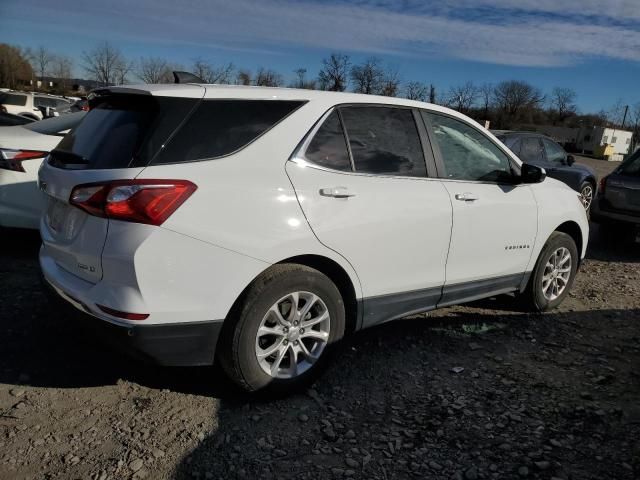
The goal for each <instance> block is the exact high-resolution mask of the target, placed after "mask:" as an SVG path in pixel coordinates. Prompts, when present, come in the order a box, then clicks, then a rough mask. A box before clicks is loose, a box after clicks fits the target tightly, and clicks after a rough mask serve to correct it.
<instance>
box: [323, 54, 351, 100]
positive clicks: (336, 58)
mask: <svg viewBox="0 0 640 480" xmlns="http://www.w3.org/2000/svg"><path fill="white" fill-rule="evenodd" d="M350 65H351V62H350V61H349V56H348V55H343V54H341V53H332V54H331V55H330V56H329V58H323V59H322V69H321V70H320V72H319V73H318V81H319V83H320V88H321V89H322V90H331V91H334V92H344V91H345V90H346V89H347V86H348V78H347V76H348V74H349V66H350Z"/></svg>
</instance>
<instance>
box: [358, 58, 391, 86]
mask: <svg viewBox="0 0 640 480" xmlns="http://www.w3.org/2000/svg"><path fill="white" fill-rule="evenodd" d="M384 74H385V71H384V69H383V67H382V65H381V63H380V59H379V58H377V57H369V58H367V59H366V60H365V61H364V62H363V63H360V64H358V65H354V66H353V67H351V72H350V76H351V81H352V83H353V91H354V92H356V93H365V94H369V95H372V94H378V93H380V91H381V90H382V82H383V80H384Z"/></svg>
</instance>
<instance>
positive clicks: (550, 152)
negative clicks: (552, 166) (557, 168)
mask: <svg viewBox="0 0 640 480" xmlns="http://www.w3.org/2000/svg"><path fill="white" fill-rule="evenodd" d="M542 141H543V143H544V149H545V150H546V151H547V160H548V161H550V162H552V163H564V159H565V158H566V156H567V154H566V153H565V151H564V149H563V148H562V147H561V146H560V145H558V144H557V143H555V142H552V141H551V140H547V139H546V138H543V139H542Z"/></svg>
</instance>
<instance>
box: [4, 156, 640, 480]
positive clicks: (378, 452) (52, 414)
mask: <svg viewBox="0 0 640 480" xmlns="http://www.w3.org/2000/svg"><path fill="white" fill-rule="evenodd" d="M579 161H583V160H582V159H579ZM584 162H585V163H590V162H597V161H593V160H591V161H587V160H585V161H584ZM599 163H603V162H599ZM605 165H606V167H607V168H608V169H610V168H612V167H613V166H614V165H611V164H606V163H605V164H604V165H598V167H599V168H603V172H604V173H606V171H607V170H606V169H604V166H605ZM600 174H601V175H602V173H600ZM592 234H593V235H592V237H593V238H592V242H591V245H590V250H589V254H588V259H587V260H586V261H585V263H584V265H583V268H582V269H581V271H580V273H579V275H578V278H577V281H576V285H575V286H574V289H573V291H572V293H571V296H570V297H569V298H568V299H567V301H566V302H565V303H564V304H563V305H562V306H561V308H560V309H559V310H557V311H554V312H552V313H548V314H544V315H533V314H528V313H526V312H523V311H521V310H520V309H519V307H518V304H517V302H516V301H515V300H514V298H512V297H509V296H503V297H498V298H496V299H491V300H486V301H482V302H477V303H474V304H470V305H467V306H462V307H455V308H448V309H445V310H440V311H437V312H432V313H430V314H428V315H418V316H415V317H412V318H409V319H406V320H402V321H399V322H394V323H392V324H387V325H383V326H380V327H378V328H374V329H370V330H367V331H364V332H361V333H359V334H357V335H355V336H353V337H351V338H349V339H348V340H347V341H346V342H344V346H343V349H342V351H341V352H340V353H339V354H338V355H337V356H336V358H335V359H334V361H333V362H332V363H331V365H330V366H329V368H328V370H327V372H326V373H325V375H324V376H323V377H322V378H321V379H320V380H319V381H318V382H317V383H316V385H315V386H314V387H313V388H312V389H311V390H309V391H307V392H306V393H303V394H297V395H292V396H290V397H288V398H283V399H277V400H265V399H257V398H247V397H245V396H243V395H241V394H239V393H238V392H237V391H235V390H234V389H233V388H232V387H231V386H230V385H229V384H228V383H227V382H226V381H225V379H224V378H223V377H222V375H221V374H220V373H219V372H218V371H217V370H216V369H215V368H199V369H166V368H165V369H162V368H158V367H153V366H147V365H142V364H139V363H138V362H135V361H131V360H129V359H128V358H125V357H122V356H120V355H118V354H117V353H114V352H113V351H111V350H110V349H109V348H107V347H104V346H102V345H101V344H100V343H99V341H97V339H96V338H93V337H92V336H91V335H89V334H87V333H86V332H84V331H83V330H82V329H79V328H78V326H77V325H76V324H75V323H73V322H70V321H68V320H66V319H64V318H61V315H60V314H59V313H57V312H56V311H51V309H50V307H49V306H48V305H47V303H46V300H45V296H44V295H43V294H42V293H41V289H40V285H39V278H38V265H37V260H36V253H37V249H38V243H39V241H38V238H37V236H34V235H24V234H17V233H12V234H11V235H10V237H9V238H7V237H5V238H4V239H3V249H2V253H0V285H2V289H1V290H0V352H2V353H1V354H0V478H2V479H5V478H6V479H9V478H11V479H14V478H16V479H22V478H33V479H42V478H61V479H103V480H104V479H107V478H110V479H119V478H150V479H151V478H153V479H157V478H160V479H161V478H179V479H191V478H196V479H210V478H211V479H227V478H241V479H244V478H296V479H305V478H308V479H313V478H376V479H384V480H387V479H392V478H433V479H447V480H448V479H467V480H472V479H475V478H478V479H491V478H501V479H502V478H504V479H514V478H538V479H553V478H555V479H574V480H577V479H638V478H640V369H639V367H640V245H639V244H633V243H631V242H629V243H624V242H623V241H622V240H620V239H619V238H615V237H611V236H605V235H603V234H601V233H599V232H598V231H597V228H595V229H594V231H593V232H592Z"/></svg>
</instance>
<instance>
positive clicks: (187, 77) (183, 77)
mask: <svg viewBox="0 0 640 480" xmlns="http://www.w3.org/2000/svg"><path fill="white" fill-rule="evenodd" d="M173 80H174V83H207V82H205V81H204V80H202V79H201V78H200V77H198V76H196V75H194V74H193V73H189V72H173Z"/></svg>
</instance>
